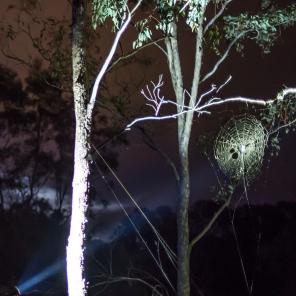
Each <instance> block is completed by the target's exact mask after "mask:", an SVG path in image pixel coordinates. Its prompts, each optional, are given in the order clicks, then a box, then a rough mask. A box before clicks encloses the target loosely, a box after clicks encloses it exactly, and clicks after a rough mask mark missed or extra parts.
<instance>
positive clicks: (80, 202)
mask: <svg viewBox="0 0 296 296" xmlns="http://www.w3.org/2000/svg"><path fill="white" fill-rule="evenodd" d="M72 5H73V8H72V9H73V12H72V13H73V24H72V34H73V36H72V67H73V94H74V104H75V117H76V130H75V151H74V175H73V182H72V188H73V191H72V214H71V225H70V235H69V239H68V246H67V278H68V295H69V296H83V295H86V283H85V279H84V275H83V273H84V254H83V249H84V230H85V225H86V222H87V219H86V210H87V198H88V191H89V184H88V179H89V174H90V166H89V161H88V152H89V151H90V146H89V138H90V134H91V119H90V118H88V117H87V102H88V96H87V89H86V83H85V82H86V79H85V77H86V49H85V42H84V28H85V18H86V1H84V0H73V3H72Z"/></svg>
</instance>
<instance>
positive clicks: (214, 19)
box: [204, 0, 232, 33]
mask: <svg viewBox="0 0 296 296" xmlns="http://www.w3.org/2000/svg"><path fill="white" fill-rule="evenodd" d="M230 2H232V0H227V1H225V2H224V4H222V7H221V9H220V10H219V11H218V13H217V14H216V15H215V16H214V17H213V18H212V19H211V20H210V21H209V22H208V23H207V25H206V26H205V29H204V33H206V32H207V30H208V29H209V28H210V27H211V26H212V25H213V24H214V23H215V22H216V21H217V20H218V19H219V17H220V16H221V15H222V14H223V12H224V11H225V9H226V7H227V6H228V4H229V3H230Z"/></svg>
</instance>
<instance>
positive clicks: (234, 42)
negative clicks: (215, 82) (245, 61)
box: [200, 31, 247, 83]
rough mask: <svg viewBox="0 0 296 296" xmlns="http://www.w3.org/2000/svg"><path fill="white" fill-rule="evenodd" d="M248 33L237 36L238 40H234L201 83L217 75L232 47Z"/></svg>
mask: <svg viewBox="0 0 296 296" xmlns="http://www.w3.org/2000/svg"><path fill="white" fill-rule="evenodd" d="M246 33H247V31H244V32H241V33H240V34H239V35H237V36H236V38H234V39H233V40H232V41H231V43H230V44H229V45H228V48H227V49H226V51H225V52H224V54H223V55H222V57H221V58H220V59H219V60H218V61H217V62H216V64H215V65H214V67H213V69H212V70H211V71H210V72H209V73H207V74H206V75H205V76H204V77H203V78H202V79H201V80H200V83H202V82H204V81H206V80H207V79H208V78H210V77H211V76H212V75H214V74H215V72H216V71H217V70H218V68H219V67H220V65H221V64H222V63H223V62H224V60H225V59H226V58H227V56H228V54H229V52H230V50H231V49H232V47H233V46H234V45H235V44H236V42H237V41H238V40H239V39H240V38H241V37H243V36H244V35H245V34H246Z"/></svg>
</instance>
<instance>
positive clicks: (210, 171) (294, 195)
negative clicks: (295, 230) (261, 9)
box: [0, 0, 296, 296]
mask: <svg viewBox="0 0 296 296" xmlns="http://www.w3.org/2000/svg"><path fill="white" fill-rule="evenodd" d="M237 2H239V1H237ZM284 2H285V1H283V3H284ZM17 3H19V1H17V0H15V1H13V0H1V2H0V17H1V21H2V22H3V23H5V24H8V23H10V22H11V23H13V22H14V21H15V18H16V13H15V12H14V10H13V9H10V10H7V7H8V5H15V4H17ZM40 3H42V4H41V5H42V6H41V12H40V14H41V15H42V16H43V15H44V16H54V17H57V18H60V19H61V18H63V17H65V18H67V19H69V17H70V13H71V11H70V7H69V5H68V4H67V1H57V0H53V1H40ZM243 5H246V4H243ZM239 8H240V4H234V5H233V6H232V8H231V9H230V11H229V12H231V11H233V12H235V11H237V10H238V9H239ZM180 27H181V30H180V41H181V43H180V44H182V46H181V48H180V54H181V59H182V63H183V69H184V71H183V72H184V73H183V75H184V77H185V82H186V85H185V86H186V87H188V88H190V85H189V83H190V79H191V77H192V71H193V69H192V66H193V49H194V40H193V38H192V35H191V33H190V31H189V30H188V29H187V28H186V27H185V26H183V25H181V26H180ZM69 34H70V32H69ZM295 34H296V29H295V28H294V29H287V30H285V31H283V32H282V33H281V37H280V38H279V40H278V41H277V43H276V44H275V46H274V47H273V48H272V53H271V54H268V55H265V54H263V53H262V51H261V50H260V48H258V47H257V46H256V45H255V44H252V43H248V44H247V45H246V49H245V55H244V57H241V56H240V54H238V53H236V52H234V51H233V52H232V53H231V54H230V56H229V58H228V59H227V60H226V62H225V63H224V64H223V65H222V66H221V68H220V69H219V71H218V72H217V74H216V75H215V76H214V77H213V79H212V81H211V83H217V84H218V83H221V82H222V81H224V80H225V79H226V78H227V77H228V75H232V77H233V79H232V81H231V83H230V84H229V85H228V86H227V87H225V89H224V90H223V96H225V97H230V96H238V95H241V96H245V97H252V98H260V99H265V98H271V97H274V96H275V95H276V94H277V92H278V91H279V90H281V89H282V88H283V87H284V86H288V87H295V85H296V55H295V52H296V38H294V36H296V35H295ZM124 38H125V39H124V40H123V41H122V47H123V50H124V51H128V50H129V49H130V40H131V39H132V38H133V36H132V34H127V35H126V36H125V37H124ZM102 40H103V41H104V42H102V43H101V44H104V46H103V47H102V52H101V53H100V54H101V55H103V54H104V51H106V49H108V47H107V46H106V45H109V43H110V41H111V40H112V39H111V36H110V35H107V34H106V33H104V32H102V33H101V36H100V41H102ZM0 42H1V46H4V47H5V46H6V45H7V44H6V40H5V39H4V37H3V36H1V39H0ZM183 45H184V46H183ZM100 46H101V45H100ZM11 48H12V50H13V51H14V52H15V55H16V56H20V57H22V58H25V57H26V56H27V55H28V54H31V55H32V56H36V57H38V54H37V53H36V51H35V50H34V49H33V48H32V46H31V45H30V43H29V41H28V39H26V38H25V37H20V38H18V39H17V40H16V41H15V42H14V43H13V44H12V47H11ZM147 58H148V59H150V63H149V64H148V65H143V63H144V62H143V61H145V59H147ZM214 59H215V56H214V55H212V54H209V53H207V52H206V53H205V58H204V64H203V67H204V68H203V71H204V73H205V72H206V71H207V70H208V69H210V67H211V65H212V63H213V61H214ZM139 60H140V61H138V63H137V64H136V65H128V66H126V67H123V68H122V69H119V70H118V72H116V74H112V75H110V76H108V77H107V81H108V87H109V88H110V89H112V90H111V93H114V94H116V92H117V90H118V89H119V88H118V81H119V82H120V84H121V85H124V84H125V83H128V84H131V85H132V87H131V92H132V96H131V102H132V104H131V106H132V107H131V108H130V113H131V114H133V115H134V116H135V115H136V114H137V113H138V112H142V107H143V104H144V100H143V98H142V97H141V95H140V89H141V88H143V87H144V86H145V85H146V84H148V83H149V82H150V80H153V81H157V79H158V75H159V74H164V82H165V85H164V87H163V93H164V95H165V96H166V97H172V96H173V93H172V87H171V83H170V76H169V73H168V67H167V64H166V61H165V58H164V56H163V55H162V54H161V52H160V51H159V49H157V48H155V47H152V48H149V50H144V51H143V52H141V53H140V54H139ZM0 63H1V64H2V65H5V66H7V67H9V68H11V69H13V70H14V71H16V72H17V73H18V75H19V77H20V79H21V81H23V82H24V81H25V78H26V76H27V74H28V70H27V68H26V67H25V66H23V65H19V64H18V63H16V62H14V61H11V60H9V59H7V58H5V57H4V56H3V55H1V54H0ZM135 85H137V88H136V87H135ZM204 89H206V86H205V87H204ZM231 108H233V110H237V107H235V106H233V105H229V106H228V111H229V110H231ZM145 110H147V109H145ZM102 112H105V111H102ZM234 112H235V111H234ZM217 117H218V116H217ZM217 117H215V112H214V113H213V115H210V116H208V115H205V117H203V118H200V119H198V120H196V121H195V123H196V124H195V125H194V128H193V131H192V137H191V144H190V169H191V183H192V188H191V189H192V193H191V204H192V208H193V206H194V204H195V203H196V202H198V201H199V202H200V201H203V200H206V201H212V200H213V199H214V198H215V196H213V194H214V193H213V190H212V188H213V186H214V185H217V180H216V175H215V172H214V168H213V167H212V166H211V164H210V162H209V160H208V159H207V158H206V157H205V156H204V155H203V153H202V151H200V150H201V149H199V147H198V140H199V135H201V134H207V132H209V133H210V132H211V130H212V131H217V130H218V127H219V126H220V125H221V122H219V120H218V119H217ZM123 124H124V122H123ZM147 126H148V127H149V130H151V132H152V134H153V136H154V140H155V141H156V142H157V143H158V145H159V147H161V148H162V149H163V151H166V153H167V154H168V155H169V156H170V157H171V158H172V159H173V160H174V161H176V162H177V142H176V121H174V120H169V121H166V122H154V123H148V124H147ZM122 127H124V125H122ZM125 133H126V136H127V140H128V144H127V145H121V146H118V147H116V148H115V150H116V152H117V154H118V158H117V161H118V167H117V170H116V172H117V174H118V176H119V178H120V179H121V181H122V182H123V183H124V184H125V186H126V187H127V189H128V190H129V192H130V193H131V194H132V196H133V197H134V198H135V199H136V200H137V202H138V203H139V204H140V206H141V207H142V208H145V209H147V210H148V211H153V210H155V209H157V208H159V207H160V206H166V207H169V208H170V209H171V210H172V211H174V210H175V204H176V191H177V188H176V184H175V180H174V178H173V174H172V172H171V171H170V168H169V167H168V166H167V164H166V163H165V162H164V161H163V159H162V158H161V157H160V156H159V154H158V153H157V152H154V151H152V150H151V149H150V148H149V147H148V146H147V145H146V144H145V143H144V141H143V139H142V134H141V133H140V132H139V130H138V129H137V128H133V129H132V130H131V131H126V132H125ZM281 136H282V141H281V149H280V153H279V156H278V157H273V158H270V159H271V162H270V165H269V167H266V163H264V165H263V168H262V172H261V173H260V176H259V177H258V180H257V181H255V182H254V183H253V184H252V188H251V189H250V194H249V200H250V202H251V204H252V205H254V206H258V205H264V204H267V205H271V206H275V205H276V204H277V203H278V202H281V201H286V202H291V203H294V202H295V201H296V189H295V165H296V155H295V147H296V133H289V134H288V135H286V134H285V133H281ZM95 144H97V146H99V145H100V143H95ZM112 145H113V144H107V145H106V147H105V148H106V149H107V150H108V147H110V149H111V148H113V147H112ZM106 175H107V178H108V180H110V181H111V182H113V185H114V188H115V191H116V192H117V193H118V194H119V195H120V197H121V200H122V202H123V204H124V206H125V207H126V209H127V210H128V212H129V213H133V211H134V207H133V205H132V204H131V202H130V201H129V200H128V198H127V196H126V195H125V194H124V193H123V191H122V189H120V188H119V185H118V184H117V183H116V181H115V180H114V178H112V176H111V175H110V174H107V173H106ZM104 186H105V184H104V183H103V181H102V180H101V179H99V178H98V180H97V181H96V183H95V185H94V187H95V188H97V189H98V192H99V194H100V197H99V198H98V199H97V200H95V202H94V203H93V211H94V213H95V215H96V216H97V220H96V222H95V223H94V225H95V226H92V231H93V238H94V239H100V240H108V241H109V240H112V239H111V238H110V237H114V236H112V235H114V233H113V232H114V229H117V228H118V226H119V225H120V223H121V222H122V221H125V220H124V217H125V216H124V214H123V212H122V210H121V209H120V207H119V206H118V204H117V203H116V201H115V200H114V198H113V197H112V196H111V194H110V192H109V191H108V188H106V187H104ZM52 191H54V188H51V182H50V181H49V182H48V184H46V185H45V186H44V192H52ZM48 196H49V198H53V197H52V196H53V194H52V193H51V194H50V193H49V194H48ZM67 202H69V201H67ZM104 202H107V203H106V205H105V204H104ZM245 203H246V202H245V200H242V201H241V204H240V205H245ZM42 244H43V243H42ZM42 244H41V245H42ZM292 259H293V258H292ZM294 259H295V258H294ZM1 268H2V267H1V263H0V269H1ZM0 282H1V281H0ZM294 292H295V290H294ZM103 295H113V294H111V293H110V294H108V293H107V294H103ZM209 295H210V294H209ZM212 295H215V294H212ZM223 295H224V294H223ZM225 295H227V294H225ZM229 295H235V294H231V293H230V294H229ZM237 295H238V294H237ZM262 295H269V294H261V296H262ZM272 295H276V294H272ZM277 295H279V296H281V295H283V296H285V295H293V294H289V293H287V294H277Z"/></svg>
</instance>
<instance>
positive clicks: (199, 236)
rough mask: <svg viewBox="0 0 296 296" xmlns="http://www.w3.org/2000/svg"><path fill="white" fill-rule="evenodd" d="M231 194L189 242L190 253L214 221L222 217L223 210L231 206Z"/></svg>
mask: <svg viewBox="0 0 296 296" xmlns="http://www.w3.org/2000/svg"><path fill="white" fill-rule="evenodd" d="M231 197H232V196H230V197H229V198H228V199H227V200H226V201H225V202H224V204H223V205H222V206H221V207H220V208H219V210H218V211H217V212H216V213H215V214H214V216H213V218H212V219H211V220H210V221H209V223H208V224H207V225H206V227H205V228H204V229H203V230H202V232H200V233H199V234H198V235H197V236H196V237H195V238H194V239H192V241H191V242H190V243H189V254H190V253H191V251H192V249H193V247H194V246H195V244H196V243H198V242H199V241H200V240H201V239H202V238H203V237H204V236H205V235H206V234H207V233H208V231H209V230H210V229H211V228H212V226H213V225H214V223H215V222H216V221H217V219H218V218H219V217H220V215H221V214H222V213H223V211H224V210H225V209H226V208H227V207H228V206H229V203H230V200H231Z"/></svg>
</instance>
